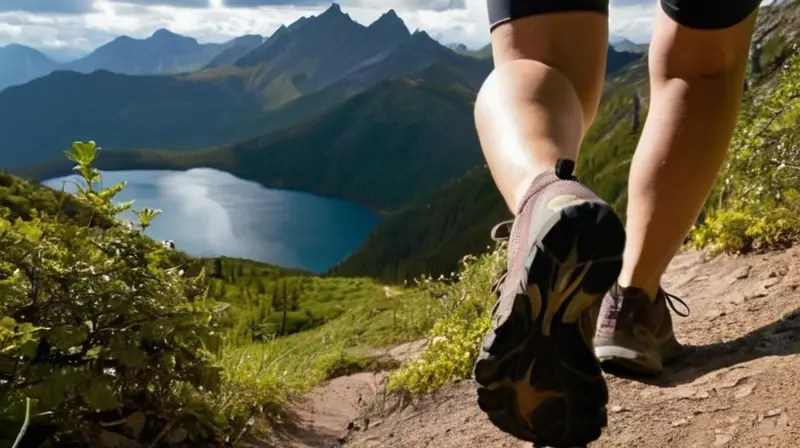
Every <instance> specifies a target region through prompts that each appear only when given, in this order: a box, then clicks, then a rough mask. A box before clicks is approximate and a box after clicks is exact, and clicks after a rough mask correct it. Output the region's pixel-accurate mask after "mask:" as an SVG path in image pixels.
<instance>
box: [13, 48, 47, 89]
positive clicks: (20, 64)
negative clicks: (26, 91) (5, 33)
mask: <svg viewBox="0 0 800 448" xmlns="http://www.w3.org/2000/svg"><path fill="white" fill-rule="evenodd" d="M56 67H58V63H57V62H56V61H54V60H53V59H51V58H49V57H48V56H46V55H45V54H44V53H42V52H40V51H39V50H35V49H33V48H30V47H26V46H24V45H17V44H10V45H6V46H4V47H0V91H2V90H3V89H5V88H6V87H8V86H13V85H17V84H24V83H26V82H28V81H29V80H31V79H33V78H38V77H40V76H44V75H46V74H48V73H50V72H52V71H53V70H55V68H56Z"/></svg>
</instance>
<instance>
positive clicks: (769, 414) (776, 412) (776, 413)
mask: <svg viewBox="0 0 800 448" xmlns="http://www.w3.org/2000/svg"><path fill="white" fill-rule="evenodd" d="M782 413H783V408H778V409H773V410H771V411H767V413H766V414H764V418H770V417H777V416H779V415H781V414H782Z"/></svg>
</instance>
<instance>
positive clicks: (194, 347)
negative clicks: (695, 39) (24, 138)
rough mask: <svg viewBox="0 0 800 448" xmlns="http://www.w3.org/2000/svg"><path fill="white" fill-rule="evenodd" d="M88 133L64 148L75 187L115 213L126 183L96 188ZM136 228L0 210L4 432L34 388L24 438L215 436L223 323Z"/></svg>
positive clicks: (199, 440) (143, 218)
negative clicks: (79, 180) (77, 178)
mask: <svg viewBox="0 0 800 448" xmlns="http://www.w3.org/2000/svg"><path fill="white" fill-rule="evenodd" d="M95 153H96V148H95V146H94V144H93V143H91V142H90V143H75V144H74V145H73V149H72V151H70V152H69V153H68V156H69V157H70V158H71V159H72V160H74V161H75V162H76V163H77V164H78V165H77V167H76V170H77V171H78V172H79V173H80V174H81V176H82V177H83V179H84V181H85V183H84V184H82V185H80V188H79V194H78V197H79V198H80V199H81V200H82V201H84V202H88V203H89V204H91V205H92V207H93V208H94V210H95V212H96V213H98V214H101V215H102V216H104V217H107V218H112V217H113V216H114V215H115V214H116V213H118V212H120V211H122V210H125V209H129V208H130V206H131V204H115V203H113V201H112V200H113V197H114V195H115V194H116V192H118V191H120V190H121V189H122V188H123V187H124V184H119V185H115V186H112V187H109V188H107V189H97V185H98V184H99V182H100V174H99V172H97V171H96V170H95V169H94V168H92V167H91V162H92V160H93V159H94V155H95ZM157 213H158V211H156V210H147V209H145V210H140V211H138V212H137V215H138V216H139V218H140V222H139V228H131V227H128V226H125V225H121V224H116V225H112V226H110V227H109V228H107V229H105V230H104V229H102V228H98V227H90V226H76V225H73V224H71V223H69V222H65V221H62V220H59V219H58V217H52V216H50V217H48V216H41V217H38V218H37V219H31V220H28V221H25V220H22V219H19V218H18V219H14V220H13V221H12V220H10V219H6V218H8V217H10V213H9V211H8V210H6V211H5V213H4V214H3V216H5V218H0V297H3V300H2V302H0V428H2V431H3V433H2V434H0V441H3V440H13V438H14V437H15V436H16V433H17V432H18V431H19V430H20V427H21V425H22V423H23V420H24V419H25V418H26V403H27V402H28V400H31V401H30V403H31V404H32V406H31V408H30V414H29V416H30V417H31V425H32V426H31V428H28V430H27V434H26V439H25V440H23V442H22V443H23V445H24V446H31V445H32V446H36V445H38V443H36V445H35V444H34V443H35V441H37V440H39V441H41V440H42V439H44V438H50V439H51V440H53V441H55V442H56V443H67V442H70V441H87V440H92V441H95V442H96V441H98V440H111V439H114V438H119V437H127V438H131V439H138V440H140V441H143V442H147V443H153V444H157V442H158V440H159V439H160V440H161V441H162V442H164V441H166V440H169V439H171V440H172V441H173V442H174V441H176V440H177V441H180V440H181V439H183V440H184V441H186V443H189V441H191V443H193V444H195V445H203V444H204V443H207V442H208V443H214V441H215V440H216V439H217V436H219V435H220V433H221V431H222V430H223V429H225V426H226V425H227V424H228V422H227V421H225V420H224V419H220V418H219V417H216V416H215V414H216V413H215V412H212V410H211V408H210V403H211V402H210V400H208V399H207V398H208V397H209V396H211V395H213V394H214V393H216V391H218V390H219V388H220V379H221V375H220V369H219V368H218V367H216V366H215V363H214V357H213V355H214V352H215V351H216V350H217V346H218V345H219V335H218V334H217V333H216V332H215V325H214V323H213V322H212V320H211V313H210V312H208V311H207V310H205V306H204V304H203V301H202V297H203V294H204V282H203V277H202V275H200V276H196V277H189V276H188V275H186V273H185V272H184V271H183V270H182V269H181V267H180V266H174V265H173V263H171V261H170V260H171V259H172V258H173V257H171V256H170V255H169V254H168V253H167V252H168V251H167V250H166V249H164V248H163V247H162V246H161V245H160V244H158V243H156V242H154V241H153V240H152V239H150V238H148V237H146V236H144V235H143V234H142V233H141V231H140V229H142V228H145V227H147V225H148V224H149V222H150V220H151V219H153V217H155V215H157Z"/></svg>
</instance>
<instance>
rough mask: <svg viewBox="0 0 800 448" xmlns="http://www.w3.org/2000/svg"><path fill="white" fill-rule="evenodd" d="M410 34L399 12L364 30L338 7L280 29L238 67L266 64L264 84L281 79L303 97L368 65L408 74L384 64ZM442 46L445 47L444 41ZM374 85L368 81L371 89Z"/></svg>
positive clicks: (261, 74) (381, 18) (240, 60)
mask: <svg viewBox="0 0 800 448" xmlns="http://www.w3.org/2000/svg"><path fill="white" fill-rule="evenodd" d="M409 36H410V33H409V31H408V28H406V26H405V24H404V23H403V21H402V20H401V19H400V17H398V16H397V14H396V13H395V11H394V10H390V11H388V12H387V13H385V14H383V15H382V16H381V17H380V18H379V19H378V20H376V21H375V22H373V23H372V24H370V25H369V26H364V25H361V24H360V23H358V22H355V21H354V20H352V19H351V18H350V16H349V15H347V14H345V13H344V12H342V10H341V8H340V7H339V5H338V4H336V3H334V4H333V5H332V6H331V7H330V8H328V9H327V10H326V11H325V12H323V13H322V14H320V15H319V16H316V17H312V18H304V19H300V20H299V21H297V22H296V23H295V24H293V25H292V26H290V27H286V28H281V29H279V30H278V31H277V32H276V33H275V34H274V35H273V36H272V37H271V38H270V39H268V40H267V41H266V42H264V43H263V44H262V45H261V46H259V47H258V48H256V49H254V50H253V51H251V52H250V53H249V54H247V55H245V56H243V57H242V58H240V59H239V60H238V61H236V63H235V65H236V66H237V67H254V66H260V67H261V70H260V71H259V79H260V82H261V83H264V84H269V83H272V82H273V81H276V80H277V81H280V82H281V84H282V85H283V86H285V87H286V88H290V89H292V90H294V91H295V92H296V94H297V95H298V96H301V95H305V94H308V93H312V92H317V91H320V90H322V89H324V88H325V87H328V86H330V85H332V84H335V83H336V82H338V81H341V80H342V79H344V78H345V77H348V76H350V75H352V74H354V73H356V72H359V71H360V70H362V69H363V68H364V67H366V66H375V65H383V66H389V68H388V71H390V72H391V73H390V75H402V74H405V73H408V71H406V70H403V69H397V70H392V67H390V64H385V63H384V64H381V62H382V60H383V59H385V58H386V57H387V56H389V55H391V54H392V53H393V52H394V50H395V48H396V47H397V46H398V45H401V44H402V43H404V42H406V41H407V40H408V39H409ZM437 46H439V47H441V45H439V44H438V43H437ZM441 48H443V49H444V47H441ZM417 59H418V58H414V60H417ZM426 62H427V63H430V62H429V61H426ZM374 81H376V80H372V82H374ZM368 85H369V82H366V83H365V86H368Z"/></svg>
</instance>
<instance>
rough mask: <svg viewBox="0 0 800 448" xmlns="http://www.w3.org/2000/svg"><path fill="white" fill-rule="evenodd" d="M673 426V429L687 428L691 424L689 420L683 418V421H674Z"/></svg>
mask: <svg viewBox="0 0 800 448" xmlns="http://www.w3.org/2000/svg"><path fill="white" fill-rule="evenodd" d="M671 424H672V427H673V428H677V427H679V426H686V425H688V424H689V419H687V418H682V419H680V420H675V421H674V422H672V423H671Z"/></svg>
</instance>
